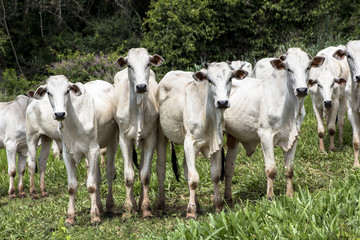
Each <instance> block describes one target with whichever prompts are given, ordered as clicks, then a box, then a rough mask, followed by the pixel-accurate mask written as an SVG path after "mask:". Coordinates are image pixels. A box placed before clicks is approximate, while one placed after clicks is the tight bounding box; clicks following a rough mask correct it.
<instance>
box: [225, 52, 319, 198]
mask: <svg viewBox="0 0 360 240" xmlns="http://www.w3.org/2000/svg"><path fill="white" fill-rule="evenodd" d="M319 61H320V62H321V58H314V59H312V60H310V59H309V57H308V55H307V53H305V52H303V51H301V49H299V48H292V49H289V50H288V52H287V54H286V57H285V59H284V61H282V60H280V59H274V60H272V61H271V65H272V66H274V68H275V69H279V70H274V71H273V73H272V74H271V75H270V76H268V77H267V78H266V79H250V78H247V79H245V80H243V81H241V82H236V83H234V84H236V85H237V91H236V92H234V93H232V95H231V97H230V101H231V102H232V103H233V106H232V107H231V108H229V109H227V110H226V111H225V117H226V124H225V131H226V132H227V133H228V141H227V142H228V153H227V157H226V166H225V178H226V180H225V181H226V182H225V199H226V200H229V201H230V200H231V199H232V196H231V181H232V177H233V172H234V166H235V160H236V156H237V153H238V148H239V143H242V145H243V146H244V148H245V150H246V153H247V155H251V154H252V153H253V152H254V151H255V149H256V147H257V145H258V144H259V143H261V147H262V151H263V156H264V160H265V173H266V176H267V178H268V186H267V196H268V197H269V198H272V197H273V195H274V193H273V181H274V178H275V176H276V166H275V158H274V147H275V146H280V147H281V148H282V149H283V150H284V154H285V171H286V176H287V180H288V184H287V194H288V195H290V196H292V195H293V187H292V176H293V168H294V166H293V165H294V164H293V159H294V155H295V150H296V144H297V139H298V136H299V131H300V125H301V122H302V120H303V119H304V116H305V111H304V106H303V99H304V97H305V96H306V93H307V91H306V90H307V88H306V84H307V78H308V72H309V69H310V66H311V65H312V64H315V62H316V63H317V64H319ZM320 65H321V64H320ZM230 134H231V135H230Z"/></svg>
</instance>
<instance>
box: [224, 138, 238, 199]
mask: <svg viewBox="0 0 360 240" xmlns="http://www.w3.org/2000/svg"><path fill="white" fill-rule="evenodd" d="M239 144H240V142H239V141H238V140H237V139H236V138H234V137H233V136H231V135H229V134H228V135H227V146H228V151H227V154H226V159H225V194H224V198H225V201H226V202H227V203H228V204H231V203H232V193H231V183H232V178H233V176H234V169H235V162H236V157H237V154H238V151H239Z"/></svg>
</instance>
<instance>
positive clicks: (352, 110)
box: [333, 40, 360, 167]
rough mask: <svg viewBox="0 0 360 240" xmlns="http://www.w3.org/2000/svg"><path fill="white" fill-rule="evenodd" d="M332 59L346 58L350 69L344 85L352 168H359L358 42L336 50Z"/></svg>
mask: <svg viewBox="0 0 360 240" xmlns="http://www.w3.org/2000/svg"><path fill="white" fill-rule="evenodd" d="M333 57H335V58H336V59H338V60H343V61H345V60H344V58H345V57H346V59H347V63H348V64H349V68H350V73H351V80H349V81H348V82H347V83H346V88H345V94H346V101H347V107H348V111H347V112H348V118H349V120H350V122H351V125H352V129H353V146H354V167H360V164H359V150H360V41H359V40H357V41H349V42H348V43H347V44H346V47H345V48H341V49H338V50H336V51H335V53H334V54H333Z"/></svg>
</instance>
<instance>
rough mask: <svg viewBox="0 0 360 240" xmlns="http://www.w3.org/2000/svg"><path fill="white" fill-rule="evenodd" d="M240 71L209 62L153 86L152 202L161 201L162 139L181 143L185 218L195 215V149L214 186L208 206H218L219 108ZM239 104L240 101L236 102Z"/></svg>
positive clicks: (224, 105) (171, 74) (224, 106)
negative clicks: (156, 124) (156, 117)
mask: <svg viewBox="0 0 360 240" xmlns="http://www.w3.org/2000/svg"><path fill="white" fill-rule="evenodd" d="M246 75H247V72H246V71H244V70H232V69H231V68H230V66H229V65H228V64H227V63H224V62H222V63H211V64H210V65H209V66H208V69H207V70H202V71H199V72H196V73H195V74H193V73H191V72H183V71H172V72H169V73H167V74H166V75H165V76H164V78H163V79H162V80H161V82H160V84H159V89H158V93H157V100H158V103H159V114H160V125H161V129H159V138H158V146H157V154H158V161H157V173H158V179H159V197H158V206H160V207H163V205H164V204H165V200H164V199H165V197H164V189H163V188H164V184H163V181H164V178H165V168H166V145H167V142H168V140H170V141H172V142H174V143H176V144H182V145H184V151H185V159H186V164H184V168H185V169H184V171H185V178H186V180H187V183H188V186H189V191H190V199H189V204H188V207H187V214H186V218H194V219H195V218H196V212H197V210H198V207H197V206H196V202H197V201H196V193H195V191H196V188H197V186H198V184H199V174H198V172H197V171H196V167H195V158H196V156H197V154H198V153H199V152H200V151H201V152H202V154H203V155H204V156H205V157H206V158H210V161H211V178H212V181H213V184H214V206H215V209H216V211H217V212H218V211H220V210H221V209H222V199H221V196H220V189H219V180H220V173H221V171H220V170H221V157H220V156H221V148H222V144H223V128H224V123H225V122H224V111H225V109H227V108H229V107H230V101H229V94H230V91H231V84H232V81H231V80H232V78H237V79H243V78H245V77H246ZM239 104H241V103H239Z"/></svg>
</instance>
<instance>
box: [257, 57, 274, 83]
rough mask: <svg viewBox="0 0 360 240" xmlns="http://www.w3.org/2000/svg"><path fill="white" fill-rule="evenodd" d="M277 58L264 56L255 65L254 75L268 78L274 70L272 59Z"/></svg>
mask: <svg viewBox="0 0 360 240" xmlns="http://www.w3.org/2000/svg"><path fill="white" fill-rule="evenodd" d="M274 59H276V58H263V59H260V60H259V61H258V62H257V63H256V64H255V67H254V74H253V77H254V78H257V79H267V78H269V76H270V75H271V74H272V73H273V72H274V70H275V69H274V68H273V67H272V66H271V61H272V60H274Z"/></svg>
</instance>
